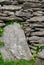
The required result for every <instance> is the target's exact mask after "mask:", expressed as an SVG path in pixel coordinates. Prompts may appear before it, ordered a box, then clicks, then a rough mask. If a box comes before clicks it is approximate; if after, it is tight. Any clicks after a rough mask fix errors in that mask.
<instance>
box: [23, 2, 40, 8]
mask: <svg viewBox="0 0 44 65" xmlns="http://www.w3.org/2000/svg"><path fill="white" fill-rule="evenodd" d="M39 7H41V4H40V3H32V2H26V3H24V4H23V7H22V8H23V9H29V8H39Z"/></svg>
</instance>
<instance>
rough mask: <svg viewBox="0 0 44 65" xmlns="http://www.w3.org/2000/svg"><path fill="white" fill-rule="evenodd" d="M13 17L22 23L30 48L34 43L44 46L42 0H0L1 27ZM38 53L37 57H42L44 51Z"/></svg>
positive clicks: (43, 4) (43, 3)
mask: <svg viewBox="0 0 44 65" xmlns="http://www.w3.org/2000/svg"><path fill="white" fill-rule="evenodd" d="M15 19H18V20H19V21H22V22H23V23H24V28H23V30H24V33H25V36H26V40H27V43H28V44H29V45H30V46H31V48H33V46H36V45H38V46H39V45H41V46H42V45H43V46H44V0H0V24H1V27H3V26H2V25H4V26H6V24H5V23H4V22H5V21H9V20H15ZM3 23H4V24H3ZM29 48H30V47H29ZM31 48H30V51H31V53H33V51H34V50H33V49H31ZM40 53H41V54H40V56H39V58H41V57H42V59H43V58H44V53H43V52H42V51H40ZM42 54H43V56H42Z"/></svg>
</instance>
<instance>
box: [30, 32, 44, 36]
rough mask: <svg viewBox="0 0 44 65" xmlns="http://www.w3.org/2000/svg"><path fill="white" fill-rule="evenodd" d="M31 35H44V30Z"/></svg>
mask: <svg viewBox="0 0 44 65" xmlns="http://www.w3.org/2000/svg"><path fill="white" fill-rule="evenodd" d="M31 35H35V36H44V31H39V32H33V33H32V34H31Z"/></svg>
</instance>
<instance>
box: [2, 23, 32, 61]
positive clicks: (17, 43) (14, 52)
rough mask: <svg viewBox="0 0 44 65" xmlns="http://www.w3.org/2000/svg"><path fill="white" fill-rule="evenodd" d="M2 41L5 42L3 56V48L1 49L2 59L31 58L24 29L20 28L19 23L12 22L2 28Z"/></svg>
mask: <svg viewBox="0 0 44 65" xmlns="http://www.w3.org/2000/svg"><path fill="white" fill-rule="evenodd" d="M3 42H4V43H5V50H4V51H5V54H7V56H5V55H4V54H3V50H1V52H2V55H3V57H4V59H10V58H12V56H13V58H12V59H14V58H15V57H16V58H18V59H26V60H30V59H31V52H30V49H29V47H28V44H27V42H26V38H25V35H24V31H23V30H22V29H21V28H20V25H19V24H17V23H14V24H12V25H8V26H6V27H5V28H4V32H3Z"/></svg>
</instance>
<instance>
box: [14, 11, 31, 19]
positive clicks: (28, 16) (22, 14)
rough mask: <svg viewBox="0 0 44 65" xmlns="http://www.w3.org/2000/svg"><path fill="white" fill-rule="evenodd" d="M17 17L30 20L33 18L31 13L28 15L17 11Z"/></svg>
mask: <svg viewBox="0 0 44 65" xmlns="http://www.w3.org/2000/svg"><path fill="white" fill-rule="evenodd" d="M15 15H16V16H20V17H27V18H30V17H31V16H32V15H31V13H30V12H28V13H26V12H22V11H16V14H15Z"/></svg>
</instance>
